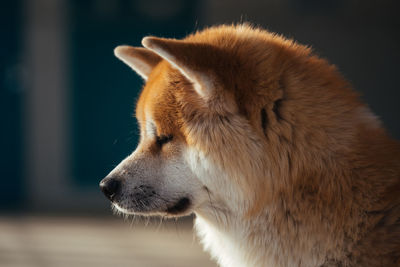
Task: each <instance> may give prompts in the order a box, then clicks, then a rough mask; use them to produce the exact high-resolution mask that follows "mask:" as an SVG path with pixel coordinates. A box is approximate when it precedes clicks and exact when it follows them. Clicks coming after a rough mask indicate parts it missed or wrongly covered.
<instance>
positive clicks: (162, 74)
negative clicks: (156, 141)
mask: <svg viewBox="0 0 400 267" xmlns="http://www.w3.org/2000/svg"><path fill="white" fill-rule="evenodd" d="M171 71H173V70H172V68H171V66H170V65H169V64H168V63H167V62H165V61H164V62H160V64H158V65H157V66H156V67H155V68H154V69H153V71H152V72H151V74H150V76H149V78H148V80H147V82H146V84H145V86H144V88H143V91H142V93H141V95H140V97H139V101H138V104H137V107H136V117H137V118H138V120H139V121H140V122H141V123H142V125H145V124H148V123H149V122H151V123H154V124H155V126H156V128H157V131H158V133H160V132H164V133H166V132H172V131H176V129H175V128H176V127H177V125H176V122H177V121H178V118H177V109H178V106H177V104H176V101H175V97H174V92H173V90H174V88H171V85H170V81H169V79H170V78H169V73H170V72H171Z"/></svg>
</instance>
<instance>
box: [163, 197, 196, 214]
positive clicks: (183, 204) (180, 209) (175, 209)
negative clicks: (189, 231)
mask: <svg viewBox="0 0 400 267" xmlns="http://www.w3.org/2000/svg"><path fill="white" fill-rule="evenodd" d="M189 207H190V199H189V198H187V197H183V198H181V199H179V200H178V202H176V203H175V204H174V205H173V206H171V207H169V208H167V210H166V212H167V213H168V214H172V215H177V214H181V213H184V212H185V211H187V210H188V209H189Z"/></svg>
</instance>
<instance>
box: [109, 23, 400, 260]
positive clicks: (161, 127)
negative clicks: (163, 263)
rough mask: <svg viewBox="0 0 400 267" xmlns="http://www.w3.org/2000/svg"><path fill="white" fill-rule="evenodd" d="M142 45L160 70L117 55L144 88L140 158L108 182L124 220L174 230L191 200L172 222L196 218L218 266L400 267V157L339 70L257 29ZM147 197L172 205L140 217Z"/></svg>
mask: <svg viewBox="0 0 400 267" xmlns="http://www.w3.org/2000/svg"><path fill="white" fill-rule="evenodd" d="M143 45H144V46H145V47H146V48H147V49H148V52H151V53H154V56H155V55H157V56H159V59H157V57H153V56H152V59H151V60H149V61H147V60H146V57H143V56H140V57H137V58H136V57H135V56H134V55H135V51H136V50H135V49H138V48H134V47H130V49H129V48H127V47H126V46H124V49H127V50H128V51H129V53H128V52H126V53H125V54H124V53H120V54H119V55H118V57H120V58H121V59H123V60H124V62H126V63H127V64H128V65H131V67H132V68H133V69H134V70H136V71H138V72H139V74H140V75H142V77H144V79H145V80H147V83H146V85H145V87H144V89H143V92H142V93H141V95H140V98H139V101H138V104H137V109H136V116H137V119H138V121H139V123H140V125H141V141H140V144H139V146H138V148H137V150H136V151H135V152H134V153H133V154H132V155H131V156H129V157H128V158H127V159H125V160H124V161H123V162H122V163H121V164H120V165H119V166H118V167H117V168H116V169H115V170H114V171H113V172H112V173H111V175H114V176H115V175H118V176H122V177H123V179H124V188H123V191H124V192H127V193H126V194H125V195H126V197H125V198H124V201H125V203H127V204H125V208H126V209H125V210H124V212H128V213H129V212H133V213H137V212H138V213H141V214H145V215H146V214H159V215H162V216H169V214H168V212H165V207H166V206H168V205H169V204H171V203H174V201H176V199H179V197H182V196H188V197H189V198H190V200H191V206H190V209H189V210H187V211H185V212H184V213H182V214H176V215H186V214H189V213H191V212H194V213H195V214H196V230H197V232H198V235H199V237H200V239H201V242H202V243H203V244H204V248H205V249H206V250H207V251H209V252H210V253H211V255H212V257H213V258H214V259H215V260H216V261H217V262H218V263H219V264H220V265H221V266H227V267H228V266H229V267H231V266H399V264H400V260H399V258H400V180H399V177H400V146H399V143H397V142H396V141H395V140H393V139H391V138H390V137H389V136H388V135H387V134H386V132H385V130H384V129H383V128H382V126H381V124H380V122H379V120H378V119H377V118H376V117H375V116H374V115H373V114H372V112H371V111H370V109H369V108H368V107H367V106H366V105H365V104H363V103H362V102H361V101H360V98H359V96H358V94H357V93H355V92H354V91H353V90H352V89H351V86H350V85H349V84H348V83H347V82H346V81H345V80H344V79H343V78H342V76H341V75H340V74H339V72H338V71H337V70H336V68H335V67H334V66H332V65H330V64H329V63H328V62H327V61H326V60H324V59H321V58H319V57H317V56H315V55H314V54H313V53H312V51H311V50H310V49H309V48H307V47H305V46H302V45H299V44H297V43H295V42H293V41H291V40H287V39H284V38H283V37H281V36H279V35H275V34H272V33H269V32H266V31H264V30H261V29H254V28H252V27H250V26H247V25H237V26H218V27H213V28H209V29H205V30H203V31H199V32H196V33H194V34H192V35H189V36H188V37H186V38H185V39H183V40H173V39H163V38H155V37H148V38H145V39H144V40H143ZM119 52H121V50H120V51H119ZM141 55H143V53H141ZM132 56H133V57H135V58H136V59H137V60H138V61H139V63H136V62H137V61H135V60H129V57H132ZM366 56H367V55H366ZM154 59H157V60H154ZM140 61H143V62H140ZM140 66H145V67H146V68H145V69H144V70H142V71H140ZM149 66H150V68H151V72H148V69H149ZM138 69H139V70H138ZM365 78H366V79H368V78H369V77H365ZM377 90H379V88H377ZM262 112H263V113H264V117H263V118H262V115H261V114H262ZM152 125H154V127H153V126H152ZM153 128H154V129H153ZM152 129H153V130H152ZM162 134H171V135H173V140H172V141H171V142H170V143H168V144H166V145H164V146H163V147H162V148H156V147H155V140H156V136H159V135H162ZM174 168H175V171H172V169H174ZM138 184H151V185H152V186H153V187H155V190H156V191H157V193H158V194H160V195H162V199H163V200H164V203H161V202H162V201H160V202H156V201H155V202H154V203H150V204H149V207H150V208H149V209H148V210H144V211H140V210H137V207H136V206H135V205H134V204H132V203H135V199H134V198H132V197H129V192H132V190H133V189H132V188H133V187H135V186H137V185H138ZM114 204H115V205H117V206H120V205H121V203H119V202H118V201H116V202H115V203H114ZM135 209H136V210H135Z"/></svg>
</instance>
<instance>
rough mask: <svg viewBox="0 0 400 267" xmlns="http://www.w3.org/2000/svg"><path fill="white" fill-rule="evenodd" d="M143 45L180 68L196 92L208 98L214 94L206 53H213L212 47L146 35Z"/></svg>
mask: <svg viewBox="0 0 400 267" xmlns="http://www.w3.org/2000/svg"><path fill="white" fill-rule="evenodd" d="M142 45H143V46H144V47H146V48H148V49H150V50H152V51H154V52H155V53H157V54H158V55H159V56H160V57H162V58H163V59H165V60H167V61H168V62H169V63H170V64H171V65H172V67H174V68H176V69H178V70H179V71H180V72H181V73H182V74H183V75H184V76H185V77H186V78H187V79H188V80H189V81H190V82H192V83H193V86H194V89H195V90H196V92H197V93H198V94H199V95H200V96H201V97H203V98H205V99H208V98H209V97H210V95H211V94H212V87H213V77H212V74H211V72H210V70H211V68H209V67H207V66H209V65H210V62H207V58H208V59H209V58H210V57H209V56H205V53H208V54H210V53H213V52H214V51H212V48H211V47H206V45H204V44H198V43H190V42H186V41H182V40H175V39H165V38H157V37H145V38H143V40H142Z"/></svg>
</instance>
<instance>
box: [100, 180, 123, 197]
mask: <svg viewBox="0 0 400 267" xmlns="http://www.w3.org/2000/svg"><path fill="white" fill-rule="evenodd" d="M120 187H121V181H120V180H119V179H118V178H114V177H106V178H104V179H103V180H101V182H100V189H101V191H102V192H103V193H104V195H105V196H106V197H107V198H108V199H109V200H111V201H113V200H114V198H115V196H116V194H117V193H118V191H119V189H120Z"/></svg>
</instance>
